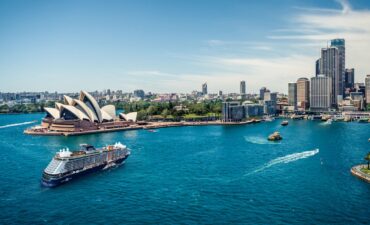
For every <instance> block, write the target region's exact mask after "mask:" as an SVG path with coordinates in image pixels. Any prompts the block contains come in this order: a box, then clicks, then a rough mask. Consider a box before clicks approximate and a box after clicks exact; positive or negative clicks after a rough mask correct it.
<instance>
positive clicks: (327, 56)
mask: <svg viewBox="0 0 370 225" xmlns="http://www.w3.org/2000/svg"><path fill="white" fill-rule="evenodd" d="M320 72H321V73H322V74H324V75H325V76H327V77H330V80H331V82H332V85H331V88H332V90H331V93H332V97H331V98H332V99H331V104H332V107H337V103H338V101H337V98H338V95H340V94H341V93H342V92H340V90H339V87H340V85H339V76H340V71H339V52H338V48H336V47H329V48H323V49H321V64H320Z"/></svg>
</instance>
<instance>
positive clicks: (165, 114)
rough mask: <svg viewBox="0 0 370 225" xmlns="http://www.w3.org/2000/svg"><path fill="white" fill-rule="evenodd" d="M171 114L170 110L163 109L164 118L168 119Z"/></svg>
mask: <svg viewBox="0 0 370 225" xmlns="http://www.w3.org/2000/svg"><path fill="white" fill-rule="evenodd" d="M169 113H170V112H169V111H168V109H163V111H162V113H161V115H162V116H163V118H166V117H167V116H168V115H169Z"/></svg>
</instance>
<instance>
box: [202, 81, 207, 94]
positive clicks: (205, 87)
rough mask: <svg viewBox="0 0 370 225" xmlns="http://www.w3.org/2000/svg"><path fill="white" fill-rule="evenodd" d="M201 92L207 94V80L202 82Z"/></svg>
mask: <svg viewBox="0 0 370 225" xmlns="http://www.w3.org/2000/svg"><path fill="white" fill-rule="evenodd" d="M202 94H203V95H206V94H208V88H207V82H206V83H204V84H202Z"/></svg>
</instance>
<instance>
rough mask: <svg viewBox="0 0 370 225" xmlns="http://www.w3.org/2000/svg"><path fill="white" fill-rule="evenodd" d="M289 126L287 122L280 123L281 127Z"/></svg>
mask: <svg viewBox="0 0 370 225" xmlns="http://www.w3.org/2000/svg"><path fill="white" fill-rule="evenodd" d="M288 124H289V122H288V120H284V121H283V122H281V126H287V125H288Z"/></svg>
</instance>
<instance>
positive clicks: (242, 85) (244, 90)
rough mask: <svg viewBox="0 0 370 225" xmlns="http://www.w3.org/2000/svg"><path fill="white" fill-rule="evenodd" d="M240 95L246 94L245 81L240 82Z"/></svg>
mask: <svg viewBox="0 0 370 225" xmlns="http://www.w3.org/2000/svg"><path fill="white" fill-rule="evenodd" d="M240 94H241V95H245V94H246V89H245V81H244V80H242V81H240Z"/></svg>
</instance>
